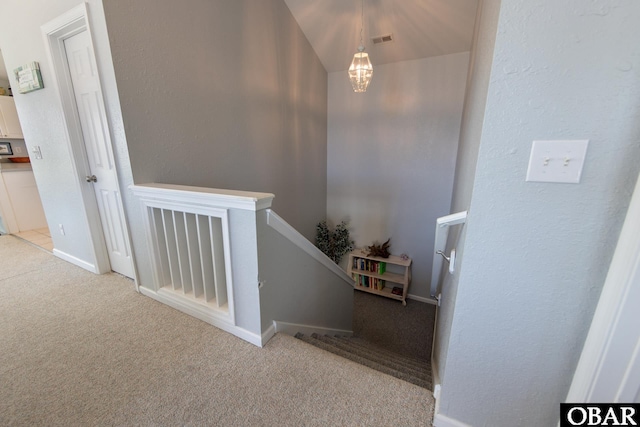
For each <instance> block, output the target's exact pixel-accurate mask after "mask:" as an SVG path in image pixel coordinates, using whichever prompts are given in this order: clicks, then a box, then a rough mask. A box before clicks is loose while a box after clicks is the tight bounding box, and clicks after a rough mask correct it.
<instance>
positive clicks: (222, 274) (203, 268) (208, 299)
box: [148, 207, 229, 313]
mask: <svg viewBox="0 0 640 427" xmlns="http://www.w3.org/2000/svg"><path fill="white" fill-rule="evenodd" d="M184 210H185V209H181V210H179V211H177V210H174V209H162V208H159V207H148V213H149V216H150V224H151V231H152V232H151V236H152V239H153V240H154V246H155V250H156V251H157V264H158V266H157V267H159V277H158V279H159V287H160V288H161V289H165V290H169V291H173V292H176V293H177V294H179V295H182V296H184V297H185V298H189V299H190V300H193V301H196V302H198V303H201V304H204V305H210V306H211V308H212V309H217V310H219V311H221V312H225V313H228V310H229V306H228V304H227V302H228V297H227V295H228V294H229V292H228V290H227V277H226V271H227V270H229V268H228V267H227V266H226V263H227V262H226V261H225V256H224V254H225V251H224V246H225V243H226V244H227V245H228V241H229V237H228V236H229V230H228V221H227V215H226V211H224V210H217V211H216V212H215V215H216V216H213V215H212V213H210V214H208V215H203V214H197V213H193V212H184Z"/></svg>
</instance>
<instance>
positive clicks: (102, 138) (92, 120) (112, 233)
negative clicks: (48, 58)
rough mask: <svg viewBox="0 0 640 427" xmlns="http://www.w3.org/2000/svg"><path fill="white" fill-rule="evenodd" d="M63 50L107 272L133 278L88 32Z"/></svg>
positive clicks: (78, 35)
mask: <svg viewBox="0 0 640 427" xmlns="http://www.w3.org/2000/svg"><path fill="white" fill-rule="evenodd" d="M64 48H65V52H66V56H67V63H68V66H69V74H70V76H71V82H72V85H73V91H74V96H75V101H76V106H77V111H78V116H79V119H80V125H81V127H82V136H83V138H84V145H85V147H86V154H87V160H88V164H89V168H90V171H91V172H90V173H91V175H89V176H87V184H86V185H92V186H93V188H94V191H95V195H96V200H97V202H98V210H99V212H100V222H101V223H102V230H103V233H104V240H105V243H106V246H107V251H108V253H109V261H110V263H111V269H112V270H113V271H115V272H117V273H120V274H123V275H125V276H128V277H133V264H132V261H131V254H130V251H129V247H128V245H127V235H126V228H125V224H124V212H123V208H122V205H121V203H120V200H121V197H120V196H121V195H120V189H119V187H118V180H117V176H116V169H115V165H114V164H113V158H114V157H113V152H112V148H111V135H110V134H109V127H108V125H107V116H106V112H105V110H104V101H103V98H102V90H101V88H100V80H99V78H98V74H97V66H96V61H95V57H94V55H93V48H92V46H91V39H90V37H89V34H88V32H87V31H86V30H85V31H82V32H81V33H78V34H76V35H74V36H72V37H70V38H68V39H65V40H64Z"/></svg>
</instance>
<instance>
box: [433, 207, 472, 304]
mask: <svg viewBox="0 0 640 427" xmlns="http://www.w3.org/2000/svg"><path fill="white" fill-rule="evenodd" d="M466 220H467V211H462V212H457V213H454V214H451V215H446V216H442V217H440V218H438V219H437V220H436V237H435V241H434V243H433V267H432V269H431V296H432V297H436V295H437V293H438V283H439V282H440V272H441V271H442V264H443V262H444V259H445V258H446V256H445V255H444V251H445V250H446V249H447V238H448V237H449V229H450V228H451V226H453V225H457V224H464V223H465V221H466ZM454 251H455V249H454ZM454 253H455V252H454ZM441 255H442V256H441ZM450 258H454V257H450ZM454 259H455V258H454Z"/></svg>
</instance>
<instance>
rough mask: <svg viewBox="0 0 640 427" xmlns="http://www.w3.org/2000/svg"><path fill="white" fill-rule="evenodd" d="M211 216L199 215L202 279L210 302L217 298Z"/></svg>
mask: <svg viewBox="0 0 640 427" xmlns="http://www.w3.org/2000/svg"><path fill="white" fill-rule="evenodd" d="M210 229H211V228H210V227H209V217H208V216H203V215H198V238H199V242H200V254H201V259H202V280H203V285H204V299H205V301H206V302H209V301H211V300H213V299H215V296H216V290H215V283H214V282H215V279H214V275H213V252H212V251H211V231H210Z"/></svg>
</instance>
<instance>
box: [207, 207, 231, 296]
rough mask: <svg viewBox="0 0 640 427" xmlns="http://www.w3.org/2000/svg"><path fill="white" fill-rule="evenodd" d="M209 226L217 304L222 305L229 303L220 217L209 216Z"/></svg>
mask: <svg viewBox="0 0 640 427" xmlns="http://www.w3.org/2000/svg"><path fill="white" fill-rule="evenodd" d="M209 228H210V229H211V252H212V254H213V257H212V261H213V274H214V277H215V280H214V283H215V289H216V306H218V307H222V306H224V305H225V304H226V303H227V278H226V273H225V267H224V246H223V243H224V241H223V237H222V221H221V220H220V218H213V217H209Z"/></svg>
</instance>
